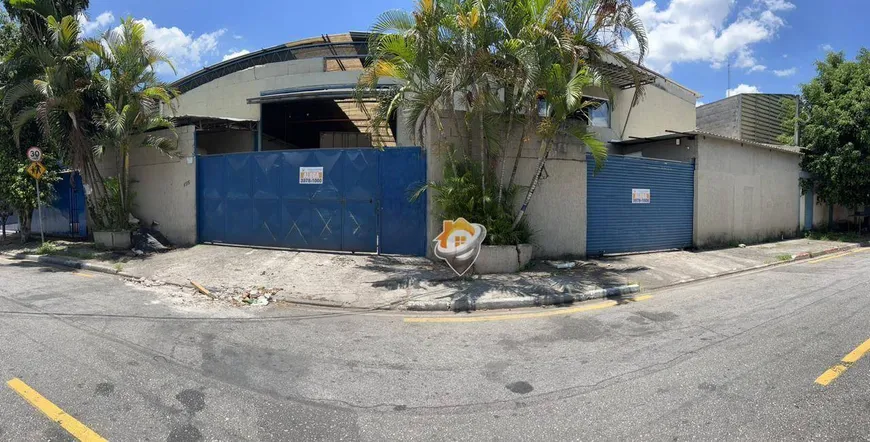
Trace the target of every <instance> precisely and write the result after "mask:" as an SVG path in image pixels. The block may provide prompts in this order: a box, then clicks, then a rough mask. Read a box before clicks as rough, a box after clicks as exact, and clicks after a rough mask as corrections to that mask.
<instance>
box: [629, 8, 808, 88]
mask: <svg viewBox="0 0 870 442" xmlns="http://www.w3.org/2000/svg"><path fill="white" fill-rule="evenodd" d="M735 4H736V2H735V1H734V0H671V1H670V3H669V4H668V5H667V8H664V9H662V8H659V6H658V4H657V3H656V1H655V0H647V1H646V2H645V3H643V4H642V5H640V6H638V7H637V8H635V9H636V11H637V14H638V16H639V17H640V18H641V20H643V23H644V26H645V27H646V30H647V35H648V38H649V54H648V56H647V58H646V63H647V64H648V65H649V66H650V67H651V68H653V69H656V70H659V71H661V72H662V73H668V72H669V71H671V69H672V68H673V64H674V63H684V62H707V63H710V65H711V66H713V67H714V68H720V67H722V66H723V65H724V64H725V63H726V62H727V61H728V60H729V59H731V57H735V56H736V60H735V66H737V67H739V68H741V69H747V70H751V69H753V68H755V67H756V66H759V63H758V61H757V60H756V59H755V58H754V56H753V50H752V46H753V45H754V44H757V43H759V42H762V41H766V40H770V39H772V38H774V37H776V35H777V33H778V31H779V29H780V28H782V27H783V26H784V25H785V22H784V20H783V19H782V18H781V17H780V16H779V15H778V13H780V12H784V11H788V10H791V9H794V8H795V6H794V4H792V3H790V2H788V1H786V0H753V2H752V3H751V4H750V5H749V6H747V7H745V8H743V9H742V10H740V11H739V12H738V13H737V14H736V15H735V14H734V11H733V10H732V8H734V6H735ZM634 47H635V48H636V44H635V45H634ZM630 48H631V47H630ZM630 48H629V49H630ZM763 69H764V68H755V70H756V71H758V70H763Z"/></svg>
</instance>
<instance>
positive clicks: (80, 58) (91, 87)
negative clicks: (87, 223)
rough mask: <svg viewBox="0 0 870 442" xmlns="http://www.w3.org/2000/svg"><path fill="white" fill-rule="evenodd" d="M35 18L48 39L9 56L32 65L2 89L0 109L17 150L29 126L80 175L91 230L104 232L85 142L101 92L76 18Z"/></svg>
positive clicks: (102, 191) (99, 187)
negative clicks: (32, 124)
mask: <svg viewBox="0 0 870 442" xmlns="http://www.w3.org/2000/svg"><path fill="white" fill-rule="evenodd" d="M12 4H13V6H16V7H20V8H24V9H27V10H28V11H31V12H32V11H33V10H34V9H33V5H34V4H38V3H34V2H28V1H18V0H16V1H13V2H12ZM39 17H42V19H43V20H44V22H45V26H46V29H47V32H49V34H50V38H49V39H48V42H47V43H45V44H34V43H31V42H28V44H27V45H24V46H23V47H21V48H20V50H19V51H18V53H16V54H15V57H16V58H17V60H18V63H19V64H30V65H32V66H35V67H36V69H35V70H34V72H35V74H34V75H33V76H32V78H29V79H27V80H24V81H22V82H20V83H18V84H15V85H12V86H7V87H5V88H4V91H3V92H4V94H3V95H4V96H3V107H4V108H5V109H6V110H7V112H10V113H12V114H13V116H12V127H13V130H14V134H15V140H16V143H18V144H19V145H20V140H21V136H20V135H21V132H22V129H23V128H24V127H25V126H27V125H28V124H29V123H30V122H32V121H35V122H36V123H37V125H38V127H39V129H40V132H41V136H42V139H43V140H44V142H46V143H47V144H50V145H52V146H54V147H56V148H57V149H58V152H59V153H60V160H62V161H63V162H64V163H65V164H69V165H70V166H72V168H73V169H75V170H77V171H78V172H79V173H81V175H82V179H83V181H84V183H85V185H86V186H88V188H89V190H90V191H89V192H87V206H88V213H89V215H90V219H91V220H92V221H93V223H94V228H96V229H101V228H106V227H107V226H109V225H111V220H109V219H107V217H106V213H107V212H108V211H107V210H106V208H105V205H106V204H107V201H108V198H107V193H106V188H105V185H104V182H103V179H102V176H101V174H100V172H99V170H98V169H97V165H96V162H95V160H94V153H93V144H92V142H91V137H92V136H93V133H94V131H95V127H94V121H93V118H92V116H93V114H94V108H95V107H96V104H97V103H99V102H100V101H101V97H102V90H101V89H99V88H98V87H95V82H94V81H93V79H94V76H93V73H92V71H91V69H90V66H89V65H88V63H87V55H88V52H87V50H86V49H85V48H84V47H83V45H82V42H81V40H80V38H79V37H80V30H79V24H78V21H77V20H76V18H75V17H73V16H70V15H67V16H64V17H63V18H60V19H58V18H56V17H55V16H48V17H43V16H42V15H39Z"/></svg>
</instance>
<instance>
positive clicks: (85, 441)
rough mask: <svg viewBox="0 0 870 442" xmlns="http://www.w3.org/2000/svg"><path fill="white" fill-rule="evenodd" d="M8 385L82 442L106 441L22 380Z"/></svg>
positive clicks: (12, 381)
mask: <svg viewBox="0 0 870 442" xmlns="http://www.w3.org/2000/svg"><path fill="white" fill-rule="evenodd" d="M6 385H8V386H9V388H11V389H13V390H15V392H16V393H18V394H19V395H20V396H21V397H23V398H24V399H25V400H26V401H27V402H30V405H33V406H34V407H36V408H37V409H38V410H39V411H41V412H42V413H43V414H45V415H46V416H48V418H49V419H51V420H53V421H55V422H57V423H58V424H60V426H61V427H63V429H64V430H66V431H67V432H68V433H69V434H71V435H72V436H73V437H75V438H76V439H78V440H80V441H82V442H101V441H102V442H105V441H106V439H103V438H102V437H101V436H100V435H99V434H97V433H95V432H94V431H93V430H91V429H90V428H88V427H86V426H85V425H84V424H82V423H81V422H79V421H77V420H76V419H75V418H74V417H72V416H70V415H68V414H66V413H65V412H64V411H63V410H61V409H60V408H59V407H58V406H57V405H54V404H52V403H51V402H50V401H49V400H48V399H46V398H44V397H43V396H42V395H41V394H39V393H37V392H36V390H34V389H32V388H30V386H29V385H27V384H25V383H24V382H23V381H22V380H21V379H18V378H15V379H12V380H10V381H9V382H7V383H6Z"/></svg>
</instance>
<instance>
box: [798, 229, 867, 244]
mask: <svg viewBox="0 0 870 442" xmlns="http://www.w3.org/2000/svg"><path fill="white" fill-rule="evenodd" d="M804 236H805V237H806V238H807V239H815V240H818V241H839V242H861V241H866V240H867V239H868V238H870V237H868V236H867V235H859V234H857V233H855V232H833V231H827V230H813V231H810V232H807V233H806V234H805V235H804Z"/></svg>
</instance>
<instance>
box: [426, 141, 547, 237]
mask: <svg viewBox="0 0 870 442" xmlns="http://www.w3.org/2000/svg"><path fill="white" fill-rule="evenodd" d="M480 178H481V170H480V165H479V164H476V163H475V162H473V161H470V160H468V159H464V158H463V159H461V160H457V159H455V158H453V157H452V156H451V157H448V159H447V163H446V165H445V169H444V180H443V181H441V182H439V183H434V182H433V183H429V184H427V185H426V186H424V187H423V188H422V189H420V191H419V192H417V194H416V195H414V198H417V197H419V196H420V194H421V193H422V191H423V190H426V189H428V190H429V191H430V192H433V200H434V201H435V204H437V206H438V210H439V216H441V218H442V219H456V218H459V217H462V218H465V219H467V220H468V221H470V222H473V223H478V224H482V225H483V226H484V227H486V240H485V241H484V244H488V245H516V244H524V243H528V242H529V241H530V239H531V237H532V234H531V231H530V229H529V226H528V224H527V223H526V222H525V220H523V221H522V222H521V223H520V224H519V225H518V226H517V227H516V228H514V227H513V221H514V209H513V202H514V198H515V196H516V193H517V190H518V187H517V186H513V187H512V188H504V189H503V190H502V199H501V203H499V200H498V185H497V184H496V183H497V180H496V176H495V174H494V173H492V172H491V171H487V175H486V182H487V186H486V193H484V192H483V191H482V189H481V185H480Z"/></svg>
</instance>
